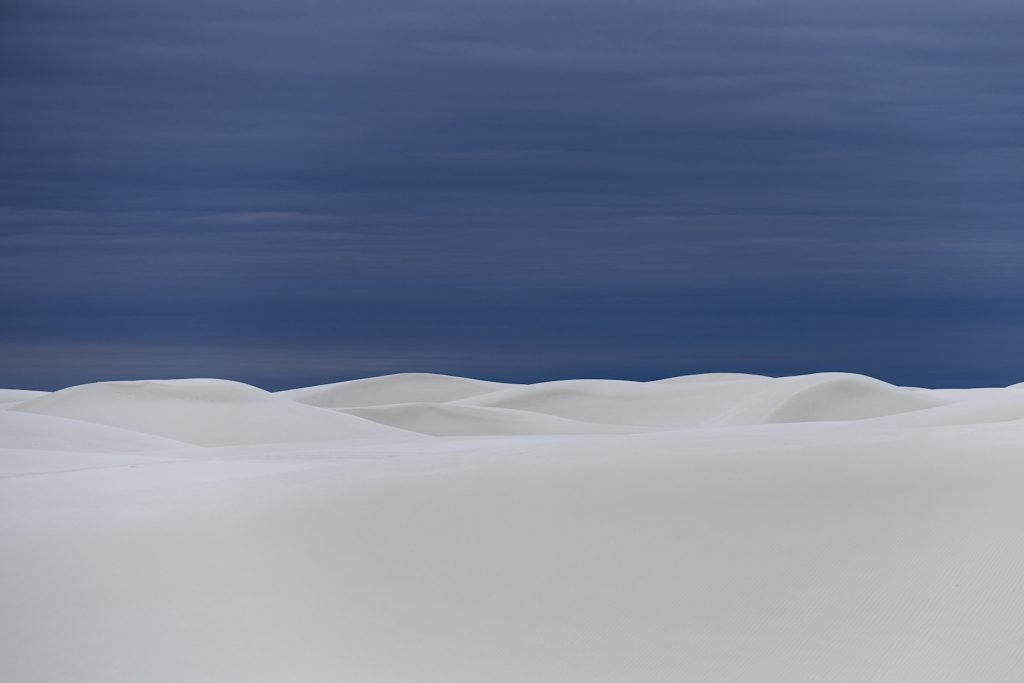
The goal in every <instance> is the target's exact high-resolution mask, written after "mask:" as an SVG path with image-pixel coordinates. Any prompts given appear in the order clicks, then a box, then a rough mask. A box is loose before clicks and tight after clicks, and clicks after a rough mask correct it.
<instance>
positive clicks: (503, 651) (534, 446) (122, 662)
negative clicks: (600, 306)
mask: <svg viewBox="0 0 1024 683" xmlns="http://www.w3.org/2000/svg"><path fill="white" fill-rule="evenodd" d="M427 377H429V378H430V379H424V376H422V375H396V376H390V377H384V378H376V381H369V380H367V381H364V382H361V383H350V382H345V383H341V384H338V385H325V386H326V389H325V388H324V387H316V388H311V389H310V390H309V391H310V392H311V395H315V394H316V393H317V392H323V391H326V392H327V393H326V395H322V396H321V399H322V400H323V402H324V403H325V404H327V405H331V404H332V403H333V402H334V400H335V398H336V399H337V401H338V402H339V403H351V402H355V403H362V402H364V401H365V402H366V403H364V404H363V407H354V406H342V407H343V408H345V410H344V412H337V411H333V410H327V409H325V408H324V407H315V406H312V405H304V404H303V403H301V402H297V401H295V400H292V399H290V398H287V397H284V396H282V395H280V394H278V395H274V394H270V393H268V392H264V391H262V390H260V389H257V388H255V387H250V386H247V385H242V384H238V383H234V382H224V381H218V380H187V381H160V382H114V383H103V384H93V385H84V386H81V387H73V388H70V389H66V390H63V391H60V392H55V393H53V394H51V395H45V396H38V397H34V398H30V399H29V400H27V401H24V402H22V403H20V404H18V405H16V406H15V407H14V408H13V409H12V410H10V411H6V412H4V413H0V554H2V557H3V558H4V561H3V562H0V629H2V631H0V680H3V681H15V682H17V683H51V682H53V683H56V682H64V681H75V683H93V682H95V683H136V682H138V681H161V682H169V683H178V682H188V683H192V682H221V681H246V683H277V682H279V681H302V682H303V683H307V682H309V683H320V682H324V683H326V682H332V683H333V682H335V681H357V682H359V683H435V682H436V683H449V682H452V681H466V682H470V681H472V682H474V683H475V682H477V681H485V682H487V683H520V682H523V681H529V682H531V683H563V682H565V681H587V682H588V683H590V682H593V683H619V682H626V681H628V682H631V683H632V682H633V681H643V682H645V683H646V682H665V683H669V682H671V683H676V682H678V681H699V682H701V683H736V682H739V681H757V682H761V681H764V682H776V681H784V682H787V683H788V682H790V681H793V682H797V681H807V682H811V681H815V682H817V681H829V682H830V683H865V682H869V681H870V682H873V683H874V682H880V683H935V682H939V681H948V682H954V681H956V682H960V681H970V682H972V683H973V682H975V681H978V682H984V683H990V682H992V683H996V682H998V683H1015V682H1016V681H1021V680H1024V646H1022V643H1024V584H1022V581H1021V571H1020V568H1021V567H1022V566H1024V541H1022V540H1021V536H1022V535H1021V520H1022V519H1024V496H1022V495H1021V492H1022V491H1024V391H1021V390H1020V389H1019V388H995V389H989V390H984V391H983V390H930V389H910V388H902V387H896V386H892V385H889V384H886V383H884V382H879V381H877V380H874V379H871V378H867V377H862V376H858V375H848V374H843V373H824V374H816V375H806V376H800V377H787V378H768V377H758V376H752V377H742V376H741V377H735V376H727V375H725V376H719V377H718V378H717V379H716V378H715V377H714V376H711V377H704V378H693V379H690V380H687V379H686V378H672V380H671V381H668V382H664V381H663V382H648V383H641V382H617V381H608V380H571V381H562V382H549V383H543V384H537V385H532V386H523V387H516V386H511V387H510V386H505V385H497V386H494V385H492V384H491V383H482V384H477V383H475V382H474V381H473V380H466V381H465V382H461V383H460V382H457V381H450V380H452V379H458V378H442V379H440V380H437V379H433V377H436V376H427ZM675 380H678V381H675ZM360 386H362V387H364V388H365V394H363V393H361V391H360V389H359V387H360ZM335 388H339V389H338V390H337V396H336V397H332V396H331V395H330V394H331V392H333V391H335ZM406 388H407V389H408V391H407V392H406V391H405V389H406ZM314 389H315V390H316V391H313V390H314ZM424 392H427V393H429V392H434V393H432V394H430V395H431V396H434V398H435V400H431V401H425V400H424V399H423V396H424ZM465 392H469V393H472V392H476V393H475V394H474V395H471V396H470V395H463V394H465ZM286 393H290V392H286ZM302 393H303V392H302V390H298V391H296V392H294V393H292V397H293V398H294V397H295V396H300V395H302ZM460 395H461V396H462V397H461V398H457V397H458V396H460ZM453 396H454V397H456V398H452V397H453ZM384 399H391V401H390V403H386V404H382V403H375V402H380V401H384ZM396 399H397V400H396ZM316 400H320V399H316ZM350 413H351V414H350ZM365 418H372V419H365ZM367 429H368V430H371V431H370V432H363V430H367ZM563 429H564V430H565V431H562V430H563ZM637 429H639V430H640V431H641V432H646V430H649V429H650V430H660V431H654V432H650V433H623V432H634V431H635V430H637ZM666 429H667V430H668V431H665V430H666ZM374 430H379V431H374ZM357 431H358V432H359V433H360V434H367V435H368V436H380V437H381V438H363V439H356V438H353V436H352V435H353V433H355V432H357ZM427 434H433V435H434V436H428V435H427ZM154 435H160V436H154ZM161 437H164V438H161ZM166 437H170V438H166ZM385 437H387V438H385ZM171 439H176V440H171ZM182 442H188V443H182ZM194 444H205V445H194Z"/></svg>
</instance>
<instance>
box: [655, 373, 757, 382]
mask: <svg viewBox="0 0 1024 683" xmlns="http://www.w3.org/2000/svg"><path fill="white" fill-rule="evenodd" d="M740 379H767V377H766V376H765V375H752V374H750V373H747V372H704V373H700V374H697V375H679V376H678V377H666V378H665V379H658V380H655V381H654V382H651V384H704V383H706V382H733V381H736V380H740Z"/></svg>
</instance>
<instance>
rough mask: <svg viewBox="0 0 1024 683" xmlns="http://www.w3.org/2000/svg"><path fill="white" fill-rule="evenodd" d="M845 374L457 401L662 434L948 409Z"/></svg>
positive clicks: (539, 389) (572, 386) (567, 386)
mask: <svg viewBox="0 0 1024 683" xmlns="http://www.w3.org/2000/svg"><path fill="white" fill-rule="evenodd" d="M948 402H949V400H948V399H942V398H938V397H934V396H931V395H929V394H928V392H915V391H911V390H909V389H903V388H901V387H896V386H893V385H891V384H886V383H885V382H881V381H879V380H875V379H871V378H870V377H863V376H861V375H852V374H846V373H821V374H816V375H805V376H798V377H780V378H772V377H756V376H755V377H747V378H744V379H742V380H740V379H734V380H728V381H709V382H700V381H694V382H680V383H669V384H665V383H659V382H647V383H642V382H625V381H617V380H565V381H559V382H546V383H542V384H534V385H530V386H526V387H519V388H513V389H507V390H505V391H500V392H495V393H491V394H487V395H484V396H480V397H475V398H470V399H466V400H463V401H458V402H457V403H458V404H459V405H475V406H486V407H498V408H511V409H514V410H527V411H535V412H539V413H545V414H548V415H555V416H558V417H563V418H568V419H573V420H581V421H585V422H597V423H606V424H619V425H638V426H647V427H659V428H662V429H672V428H693V427H715V426H727V425H753V424H769V423H779V422H818V421H826V420H859V419H866V418H873V417H878V416H881V415H891V414H895V413H903V412H908V411H912V410H920V409H924V408H931V407H934V406H938V405H944V404H945V403H948Z"/></svg>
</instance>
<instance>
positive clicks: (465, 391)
mask: <svg viewBox="0 0 1024 683" xmlns="http://www.w3.org/2000/svg"><path fill="white" fill-rule="evenodd" d="M510 386H518V385H514V384H513V385H510V384H502V383H501V382H486V381H484V380H479V379H469V378H467V377H453V376H451V375H434V374H430V373H412V372H410V373H401V374H397V375H385V376H383V377H368V378H366V379H354V380H350V381H348V382H337V383H335V384H321V385H319V386H315V387H303V388H300V389H289V390H287V391H279V392H277V395H278V396H281V397H284V398H289V399H291V400H293V401H299V402H301V403H306V404H308V405H312V406H318V407H320V408H358V407H363V406H378V405H389V404H394V403H414V402H430V403H443V402H446V401H456V400H458V399H462V398H469V397H470V396H479V395H481V394H486V393H490V392H492V391H496V390H498V389H505V388H508V387H510Z"/></svg>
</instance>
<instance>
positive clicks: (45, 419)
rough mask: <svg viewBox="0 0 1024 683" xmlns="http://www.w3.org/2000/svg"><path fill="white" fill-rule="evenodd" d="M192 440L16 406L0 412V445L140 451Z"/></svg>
mask: <svg viewBox="0 0 1024 683" xmlns="http://www.w3.org/2000/svg"><path fill="white" fill-rule="evenodd" d="M190 445H191V444H187V443H184V442H182V441H176V440H173V439H168V438H165V437H161V436H154V435H153V434H144V433H142V432H135V431H131V430H128V429H121V428H119V427H110V426H107V425H103V424H96V423H94V422H83V421H82V420H71V419H68V418H64V417H54V416H52V415H36V414H33V413H26V412H20V411H16V410H5V411H2V412H0V448H18V449H29V450H55V451H89V452H109V451H143V450H146V451H148V450H167V449H173V448H186V447H188V446H190Z"/></svg>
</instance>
